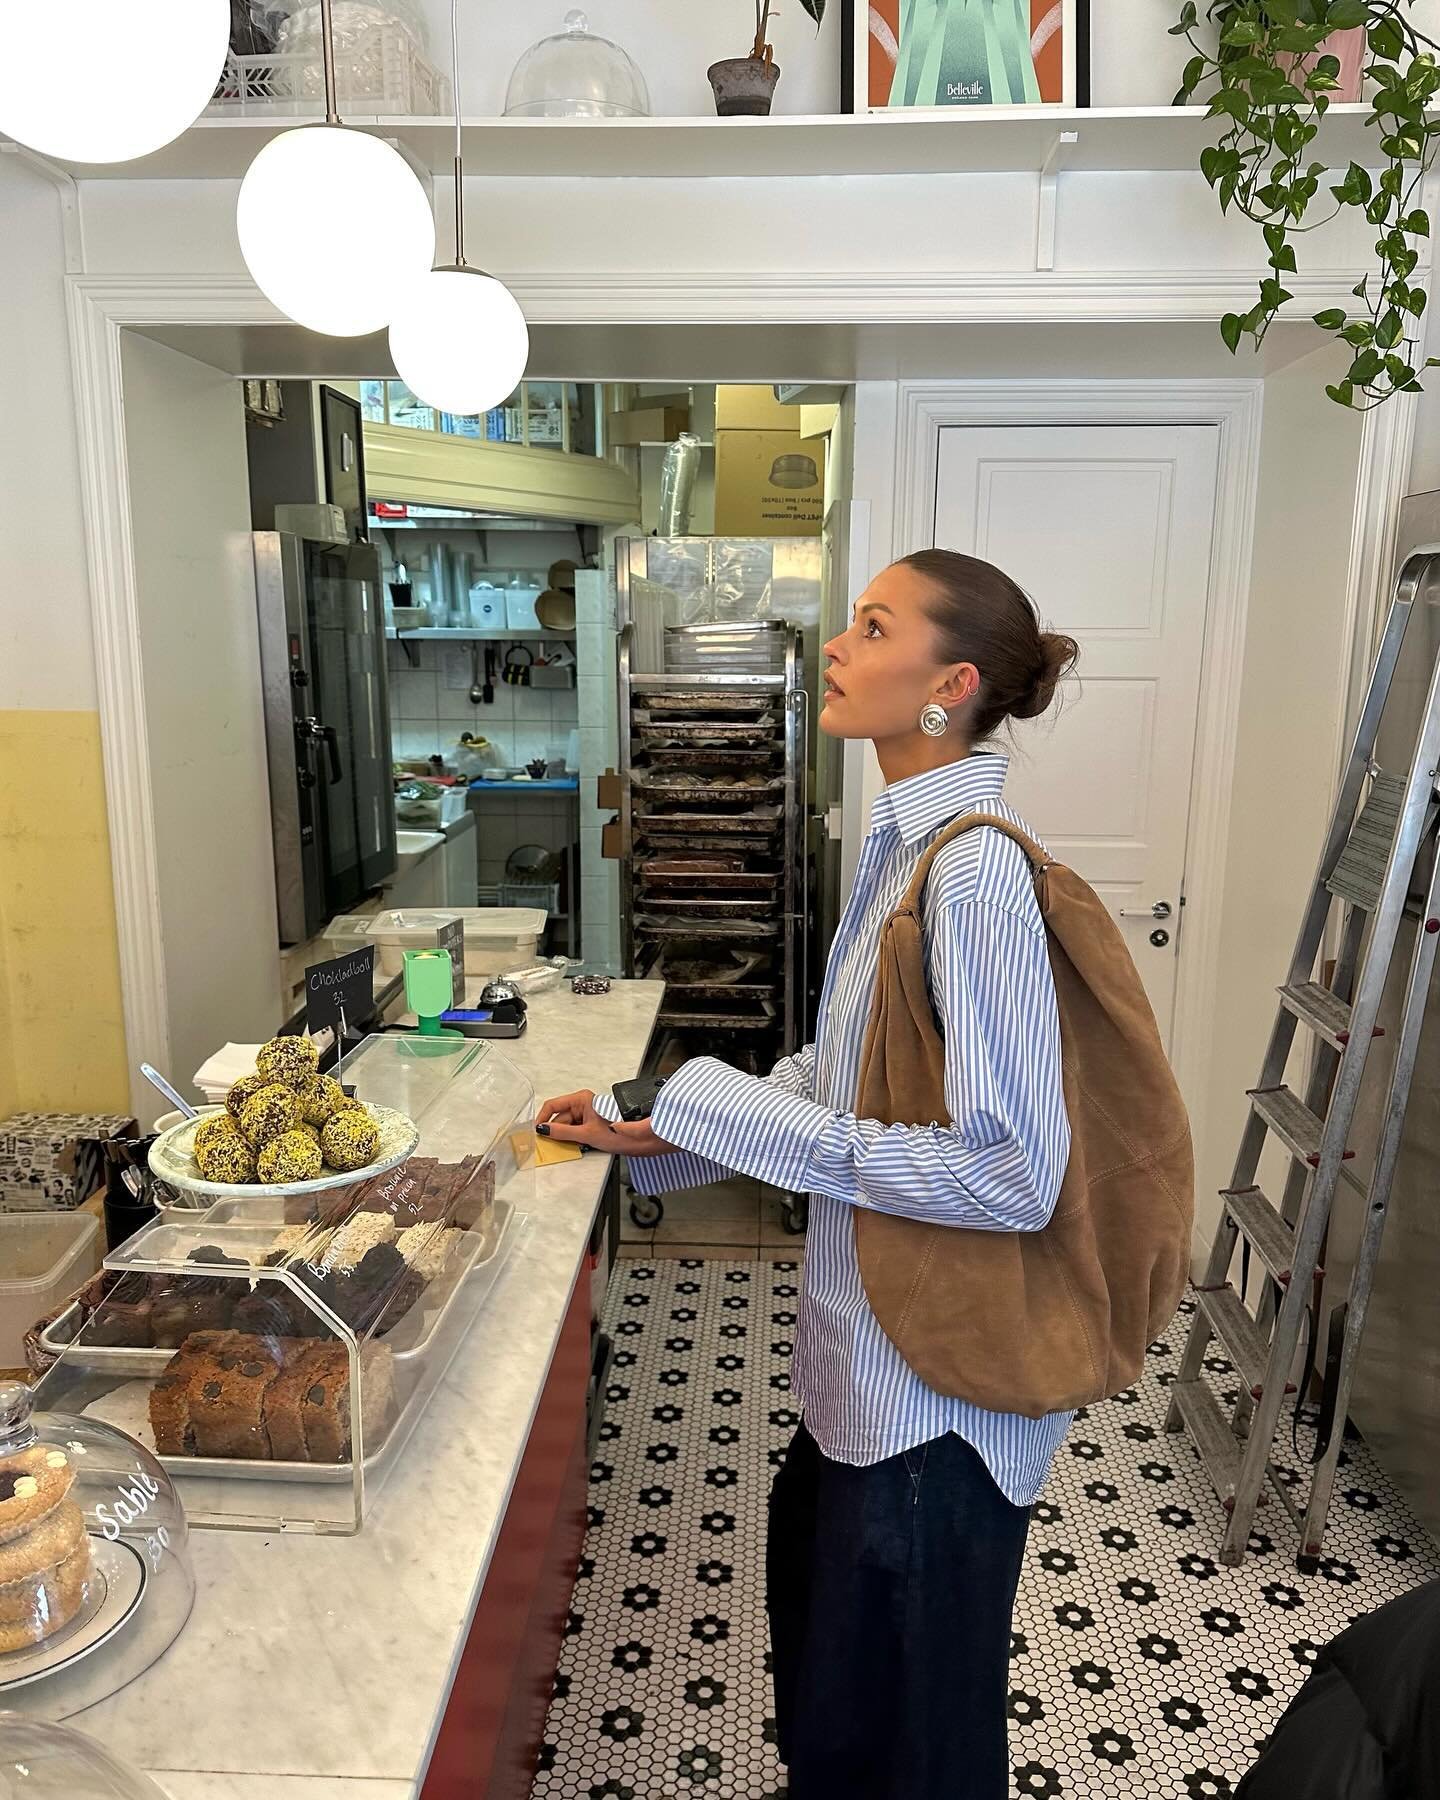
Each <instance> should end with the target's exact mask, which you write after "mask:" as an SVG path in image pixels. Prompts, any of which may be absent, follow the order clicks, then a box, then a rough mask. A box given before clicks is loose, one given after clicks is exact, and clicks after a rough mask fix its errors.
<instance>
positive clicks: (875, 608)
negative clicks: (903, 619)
mask: <svg viewBox="0 0 1440 1800" xmlns="http://www.w3.org/2000/svg"><path fill="white" fill-rule="evenodd" d="M855 611H856V613H857V614H858V613H871V612H883V613H886V614H888V615H889V617H890V618H892V619H893V618H894V617H895V614H894V613H893V612H892V611H891V610H890V608H889V607H888V606H886V605H885V603H884V601H883V600H867V601H866V602H865V604H864V605H863V606H857V607H856V609H855Z"/></svg>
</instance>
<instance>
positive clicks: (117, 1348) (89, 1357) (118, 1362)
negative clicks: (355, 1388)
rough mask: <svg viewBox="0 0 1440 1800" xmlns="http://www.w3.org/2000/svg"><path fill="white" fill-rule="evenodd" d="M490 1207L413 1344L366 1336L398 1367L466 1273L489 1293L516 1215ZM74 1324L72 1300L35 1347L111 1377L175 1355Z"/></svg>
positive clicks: (410, 1358) (500, 1205) (503, 1206)
mask: <svg viewBox="0 0 1440 1800" xmlns="http://www.w3.org/2000/svg"><path fill="white" fill-rule="evenodd" d="M494 1206H495V1218H496V1221H497V1224H498V1229H497V1231H496V1233H495V1240H494V1242H493V1244H492V1245H491V1247H490V1251H489V1253H488V1255H485V1256H482V1255H481V1254H480V1251H481V1248H482V1246H483V1244H484V1241H485V1237H486V1235H487V1234H486V1233H484V1232H479V1231H474V1232H470V1233H469V1234H468V1235H469V1236H471V1237H473V1238H474V1239H475V1249H474V1251H473V1252H471V1254H470V1256H469V1259H468V1261H467V1260H466V1259H465V1257H463V1256H462V1257H461V1258H460V1259H459V1261H458V1262H457V1265H456V1269H455V1273H454V1275H453V1276H452V1277H442V1282H443V1281H445V1280H448V1283H449V1285H448V1290H447V1291H446V1292H445V1293H444V1295H443V1297H442V1298H441V1299H440V1301H439V1304H438V1305H437V1306H435V1307H434V1308H433V1310H432V1309H431V1308H428V1307H427V1308H426V1309H425V1310H426V1320H425V1325H424V1329H423V1332H422V1335H421V1337H420V1338H419V1340H418V1341H417V1342H416V1343H414V1344H411V1345H410V1346H409V1348H408V1349H405V1350H397V1349H396V1348H395V1347H394V1345H393V1344H391V1343H390V1337H391V1335H392V1334H390V1333H387V1334H386V1336H385V1337H383V1338H373V1339H371V1340H370V1341H371V1342H373V1343H376V1344H384V1345H386V1346H388V1347H389V1349H390V1354H391V1356H392V1357H393V1358H394V1360H395V1362H396V1364H397V1365H398V1366H401V1367H403V1366H404V1365H405V1364H407V1363H411V1362H414V1361H416V1360H417V1359H418V1358H423V1357H424V1355H425V1353H426V1351H427V1350H428V1349H429V1348H430V1344H431V1341H432V1340H433V1338H434V1336H435V1333H436V1332H437V1331H438V1330H439V1329H440V1325H441V1322H442V1320H443V1319H444V1318H445V1316H446V1314H447V1313H448V1312H449V1310H450V1307H451V1304H452V1303H453V1301H454V1299H455V1296H456V1294H458V1293H459V1291H460V1289H461V1288H462V1287H463V1286H464V1284H465V1280H466V1278H467V1277H468V1276H469V1275H471V1274H475V1273H478V1272H479V1271H480V1270H482V1269H486V1268H488V1269H490V1271H491V1273H490V1277H489V1280H488V1281H487V1282H486V1283H485V1285H484V1289H483V1292H482V1293H481V1294H479V1295H478V1298H481V1299H483V1298H484V1295H485V1294H486V1293H488V1292H489V1291H490V1283H491V1282H493V1280H494V1277H495V1275H496V1274H497V1273H498V1272H499V1267H500V1264H501V1263H503V1262H504V1260H505V1258H506V1257H507V1256H508V1255H509V1254H510V1240H511V1238H512V1236H513V1234H514V1231H515V1218H516V1213H515V1208H514V1207H513V1206H512V1205H511V1204H510V1202H509V1201H508V1200H496V1201H495V1202H494ZM222 1279H223V1278H222ZM235 1280H236V1281H238V1280H240V1277H239V1276H238V1275H237V1276H236V1277H235ZM277 1285H278V1284H277ZM286 1291H287V1292H289V1291H290V1290H289V1289H287V1290H286ZM408 1317H409V1315H408V1314H407V1315H406V1318H407V1319H408ZM400 1323H401V1325H403V1324H404V1323H405V1320H402V1321H401V1322H400ZM79 1328H80V1305H79V1302H78V1301H75V1302H72V1304H71V1305H69V1306H67V1307H66V1309H65V1310H64V1312H62V1313H60V1314H58V1315H57V1316H56V1317H55V1318H54V1319H52V1320H51V1322H50V1324H49V1325H48V1326H47V1327H46V1328H45V1330H44V1331H43V1332H42V1333H41V1334H40V1347H41V1348H42V1349H43V1350H46V1351H48V1352H49V1353H50V1354H51V1355H52V1356H57V1357H58V1356H60V1355H61V1354H62V1353H68V1355H69V1357H70V1360H71V1362H72V1363H81V1364H83V1365H84V1367H86V1368H87V1369H88V1368H95V1369H108V1370H111V1371H112V1372H113V1373H115V1374H117V1375H158V1374H160V1373H162V1372H163V1370H164V1369H165V1367H166V1365H167V1364H168V1363H169V1361H170V1359H171V1357H173V1356H174V1355H175V1353H176V1352H175V1350H156V1349H147V1348H145V1347H143V1346H140V1347H136V1348H127V1347H125V1346H122V1345H111V1344H77V1343H76V1342H75V1334H76V1332H77V1331H78V1330H79ZM399 1329H400V1326H399V1325H397V1327H396V1330H399ZM177 1348H178V1346H177ZM174 1460H175V1461H177V1462H182V1463H194V1462H208V1461H209V1460H210V1459H209V1458H206V1457H193V1456H185V1457H177V1458H175V1459H174ZM286 1466H287V1467H289V1466H291V1465H288V1464H287V1465H286ZM295 1466H298V1465H295ZM307 1466H308V1465H307Z"/></svg>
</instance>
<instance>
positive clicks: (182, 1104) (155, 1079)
mask: <svg viewBox="0 0 1440 1800" xmlns="http://www.w3.org/2000/svg"><path fill="white" fill-rule="evenodd" d="M140 1073H141V1074H142V1075H143V1076H144V1077H145V1079H146V1080H147V1081H148V1082H149V1083H150V1085H151V1087H154V1088H159V1090H160V1092H161V1093H162V1094H163V1095H164V1096H165V1098H166V1099H167V1100H168V1101H169V1102H170V1104H171V1105H172V1106H178V1107H179V1109H180V1111H181V1112H182V1113H184V1115H185V1117H186V1118H187V1119H198V1118H199V1117H200V1114H199V1111H198V1109H197V1108H195V1107H193V1106H192V1105H191V1104H190V1102H189V1101H188V1100H184V1099H182V1098H181V1097H180V1095H179V1094H177V1093H176V1092H175V1090H174V1088H173V1087H171V1085H170V1083H169V1082H168V1081H167V1080H166V1079H165V1077H164V1076H163V1075H162V1074H161V1073H160V1071H159V1070H158V1069H152V1068H151V1067H150V1065H149V1063H147V1062H142V1063H141V1065H140Z"/></svg>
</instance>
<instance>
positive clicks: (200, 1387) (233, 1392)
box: [190, 1331, 281, 1462]
mask: <svg viewBox="0 0 1440 1800" xmlns="http://www.w3.org/2000/svg"><path fill="white" fill-rule="evenodd" d="M280 1366H281V1357H280V1354H279V1352H278V1351H277V1349H276V1348H275V1347H274V1346H273V1344H271V1343H267V1342H266V1341H265V1340H264V1339H262V1338H257V1337H250V1336H247V1335H246V1334H245V1333H243V1332H238V1331H237V1332H233V1333H232V1334H231V1337H230V1341H229V1343H227V1344H225V1345H223V1346H221V1348H220V1349H219V1350H218V1351H217V1352H215V1353H214V1354H212V1355H211V1356H209V1357H208V1358H206V1359H205V1360H204V1361H203V1362H202V1364H201V1366H200V1368H199V1369H198V1370H197V1372H196V1373H195V1375H194V1376H193V1378H192V1379H191V1382H190V1430H191V1433H192V1435H193V1437H194V1439H195V1448H196V1453H197V1454H198V1455H200V1456H228V1457H240V1458H243V1459H245V1460H246V1461H250V1462H263V1461H266V1460H268V1458H269V1456H270V1439H269V1436H268V1434H267V1433H266V1430H265V1419H264V1406H265V1390H266V1388H267V1387H269V1385H270V1383H271V1382H272V1381H273V1380H274V1379H275V1377H276V1375H277V1374H278V1373H279V1372H280Z"/></svg>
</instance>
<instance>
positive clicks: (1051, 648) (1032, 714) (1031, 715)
mask: <svg viewBox="0 0 1440 1800" xmlns="http://www.w3.org/2000/svg"><path fill="white" fill-rule="evenodd" d="M1079 655H1080V646H1079V645H1078V644H1077V643H1076V642H1075V640H1074V638H1072V637H1066V636H1065V634H1064V633H1063V632H1060V631H1042V632H1041V633H1040V662H1039V665H1038V667H1037V668H1036V670H1035V675H1034V678H1033V680H1032V681H1031V683H1030V688H1029V691H1028V692H1027V693H1025V694H1024V695H1022V697H1021V698H1020V699H1019V700H1018V701H1017V702H1016V703H1015V705H1014V706H1013V707H1012V708H1011V709H1010V712H1011V717H1012V718H1016V719H1038V718H1039V716H1040V714H1041V713H1043V712H1045V711H1046V710H1047V708H1048V707H1049V705H1050V702H1051V701H1052V700H1053V699H1054V698H1055V690H1056V688H1057V687H1059V685H1060V683H1061V682H1062V681H1063V680H1064V679H1065V677H1066V676H1067V675H1068V674H1069V673H1070V671H1071V670H1072V669H1073V668H1074V667H1075V662H1076V659H1077V658H1078V657H1079Z"/></svg>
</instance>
